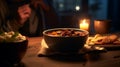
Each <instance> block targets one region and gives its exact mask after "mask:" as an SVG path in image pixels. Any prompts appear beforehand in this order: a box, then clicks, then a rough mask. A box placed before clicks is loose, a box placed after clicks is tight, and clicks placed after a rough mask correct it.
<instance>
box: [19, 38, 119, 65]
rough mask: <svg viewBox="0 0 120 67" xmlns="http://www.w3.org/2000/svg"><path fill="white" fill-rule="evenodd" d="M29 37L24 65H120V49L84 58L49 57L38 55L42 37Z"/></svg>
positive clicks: (88, 55)
mask: <svg viewBox="0 0 120 67" xmlns="http://www.w3.org/2000/svg"><path fill="white" fill-rule="evenodd" d="M28 39H29V43H28V44H29V45H28V49H27V53H26V55H25V56H24V58H23V59H22V61H21V62H22V63H23V64H24V65H23V66H22V67H120V50H114V51H108V52H105V53H100V54H86V55H85V56H84V59H83V58H80V57H77V58H76V57H72V60H70V59H69V60H68V59H67V60H65V59H64V58H62V60H60V59H55V58H49V57H38V51H39V50H40V47H41V40H42V37H32V38H28ZM56 58H59V57H56ZM73 59H75V60H73Z"/></svg>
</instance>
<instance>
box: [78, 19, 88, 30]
mask: <svg viewBox="0 0 120 67" xmlns="http://www.w3.org/2000/svg"><path fill="white" fill-rule="evenodd" d="M80 29H83V30H87V31H89V21H88V20H87V19H84V20H81V21H80Z"/></svg>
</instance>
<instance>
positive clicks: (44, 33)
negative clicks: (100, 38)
mask: <svg viewBox="0 0 120 67" xmlns="http://www.w3.org/2000/svg"><path fill="white" fill-rule="evenodd" d="M58 29H73V30H79V31H83V32H86V35H88V34H89V32H88V31H86V30H83V29H79V28H52V29H47V30H44V31H43V35H46V36H49V35H47V34H46V32H48V31H52V30H58ZM50 37H55V36H50Z"/></svg>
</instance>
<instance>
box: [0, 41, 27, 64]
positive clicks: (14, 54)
mask: <svg viewBox="0 0 120 67" xmlns="http://www.w3.org/2000/svg"><path fill="white" fill-rule="evenodd" d="M27 46H28V40H24V41H22V42H2V43H0V60H1V61H3V62H9V63H11V64H16V63H19V62H20V61H21V59H22V58H23V57H24V55H25V53H26V50H27Z"/></svg>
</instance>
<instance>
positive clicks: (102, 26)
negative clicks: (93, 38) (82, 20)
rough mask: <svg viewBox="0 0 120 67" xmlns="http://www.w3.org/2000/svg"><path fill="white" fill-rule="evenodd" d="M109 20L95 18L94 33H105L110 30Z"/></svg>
mask: <svg viewBox="0 0 120 67" xmlns="http://www.w3.org/2000/svg"><path fill="white" fill-rule="evenodd" d="M110 22H111V20H95V21H94V29H95V33H96V34H107V33H109V32H110Z"/></svg>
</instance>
